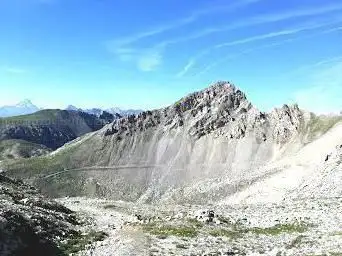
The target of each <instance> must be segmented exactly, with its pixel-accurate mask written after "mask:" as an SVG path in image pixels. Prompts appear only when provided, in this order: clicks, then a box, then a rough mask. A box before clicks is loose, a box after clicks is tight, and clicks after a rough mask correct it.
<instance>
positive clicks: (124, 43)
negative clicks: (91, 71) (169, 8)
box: [105, 0, 263, 71]
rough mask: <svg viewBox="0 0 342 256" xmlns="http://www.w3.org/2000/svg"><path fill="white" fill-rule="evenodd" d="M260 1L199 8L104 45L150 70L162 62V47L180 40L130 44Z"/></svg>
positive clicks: (127, 59) (129, 60) (140, 66)
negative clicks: (154, 43)
mask: <svg viewBox="0 0 342 256" xmlns="http://www.w3.org/2000/svg"><path fill="white" fill-rule="evenodd" d="M260 1H263V0H240V1H236V2H233V3H231V4H229V5H223V6H222V5H220V6H214V7H210V8H205V9H199V10H197V11H194V12H193V13H192V14H190V15H189V16H188V17H184V18H182V19H179V20H176V21H174V22H172V23H169V24H165V25H163V26H159V27H155V28H153V29H151V30H147V31H144V32H140V33H137V34H133V35H130V36H127V37H122V38H119V39H115V40H109V41H107V42H105V47H106V48H107V50H108V51H109V52H111V53H112V54H114V55H116V56H117V57H118V58H119V59H120V60H121V61H125V62H134V63H135V64H136V66H137V67H138V68H139V69H140V70H141V71H152V70H154V69H155V68H157V67H158V66H159V65H160V64H161V63H162V54H163V51H164V49H165V48H166V47H167V46H168V45H170V44H173V43H177V42H180V40H179V39H170V40H165V41H163V42H160V43H158V44H156V45H153V46H151V47H150V48H148V49H146V48H140V47H137V46H132V44H134V43H136V42H138V41H140V40H142V39H145V38H148V37H152V36H156V35H158V34H162V33H165V32H167V31H168V30H173V29H177V28H180V27H182V26H185V25H188V24H190V23H193V22H195V21H197V20H198V19H199V18H201V17H202V16H205V15H209V14H213V13H219V12H229V11H233V10H236V9H239V8H243V7H245V6H248V5H250V4H254V3H257V2H260ZM147 67H148V68H147Z"/></svg>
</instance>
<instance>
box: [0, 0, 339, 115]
mask: <svg viewBox="0 0 342 256" xmlns="http://www.w3.org/2000/svg"><path fill="white" fill-rule="evenodd" d="M0 31H1V35H0V42H1V44H0V89H1V93H0V105H5V104H13V103H15V102H17V101H20V100H22V99H25V98H29V99H31V100H32V101H33V102H34V103H36V104H37V105H39V106H41V107H50V108H63V107H65V106H66V105H68V104H73V105H76V106H78V107H83V108H87V107H104V108H106V107H113V106H118V107H121V108H143V109H149V108H158V107H162V106H166V105H168V104H171V103H173V102H174V101H176V100H178V99H179V98H180V97H182V96H184V95H186V94H188V93H190V92H192V91H195V90H200V89H203V88H204V87H207V86H208V85H209V84H210V83H212V82H214V81H217V80H228V81H232V82H233V83H235V84H236V85H237V86H238V87H240V88H241V89H242V90H243V91H244V92H245V93H246V94H247V96H248V98H249V99H250V100H251V101H252V103H253V104H254V105H255V106H256V107H258V108H260V109H261V110H265V111H268V110H270V109H271V108H272V107H275V106H280V105H282V104H283V103H293V102H298V103H299V105H300V106H301V107H302V108H305V109H309V110H313V111H318V112H330V111H339V110H342V101H341V97H342V72H341V71H342V37H341V35H342V2H341V1H339V0H301V1H297V0H289V1H273V0H230V1H228V0H225V1H223V0H212V1H208V0H207V1H204V0H188V1H183V0H172V1H171V0H169V1H166V0H147V1H140V0H139V1H138V0H115V1H114V0H112V1H111V0H1V1H0Z"/></svg>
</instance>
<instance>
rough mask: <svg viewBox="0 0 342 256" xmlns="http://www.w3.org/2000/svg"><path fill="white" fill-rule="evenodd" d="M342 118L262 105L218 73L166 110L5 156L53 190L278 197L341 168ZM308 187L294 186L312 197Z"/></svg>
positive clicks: (156, 196) (20, 172)
mask: <svg viewBox="0 0 342 256" xmlns="http://www.w3.org/2000/svg"><path fill="white" fill-rule="evenodd" d="M340 120H341V117H319V116H316V115H314V114H311V113H307V112H304V111H302V110H300V109H299V108H298V106H297V105H293V106H287V105H284V106H283V107H282V108H279V109H275V110H274V111H272V112H271V113H263V112H260V111H259V110H258V109H256V108H255V107H254V106H253V105H252V104H251V103H250V102H249V101H248V100H247V98H246V96H245V94H244V93H243V92H241V91H240V90H239V89H238V88H236V87H235V86H234V85H232V84H230V83H228V82H219V83H216V84H214V85H212V86H210V87H209V88H208V89H205V90H203V91H200V92H196V93H193V94H190V95H188V96H187V97H184V98H182V99H181V100H179V101H178V102H177V103H175V104H174V105H172V106H170V107H167V108H165V109H160V110H154V111H147V112H143V113H141V114H139V115H138V116H129V117H125V118H121V119H118V120H115V121H114V122H113V123H111V124H109V125H106V126H105V127H104V128H102V129H101V130H99V131H97V132H94V133H90V134H87V135H85V136H83V137H81V138H79V139H76V140H75V141H73V142H71V143H69V144H67V145H65V146H64V147H62V148H61V149H59V150H57V151H55V152H53V153H52V154H50V155H49V156H47V157H40V158H36V159H28V160H21V161H6V162H4V163H3V164H2V165H3V168H4V169H6V170H7V171H8V173H9V174H10V175H13V176H15V177H20V178H24V179H26V180H28V181H30V182H31V183H33V184H35V185H37V186H38V187H40V188H41V189H42V190H43V191H45V192H46V193H48V194H49V195H52V196H66V195H68V196H81V195H86V196H105V197H107V198H110V199H116V200H122V199H123V200H132V201H138V202H156V201H158V202H177V203H182V202H192V203H208V202H221V203H223V204H224V203H232V202H233V203H239V202H242V201H243V202H248V201H253V200H260V201H278V200H282V199H283V198H284V197H286V196H291V192H292V191H296V189H299V188H301V186H305V184H304V183H303V182H304V181H305V180H307V179H308V178H309V177H311V176H312V175H313V174H315V175H316V174H317V175H318V174H319V175H320V174H321V173H322V172H327V173H329V174H328V176H329V175H330V172H331V170H337V172H339V170H340V167H341V166H340V164H338V163H337V162H336V161H335V162H334V163H331V164H330V165H329V163H325V158H326V156H327V155H328V154H329V153H331V152H333V151H334V150H335V147H338V146H339V145H341V144H342V133H341V123H339V122H340ZM323 176H324V175H323ZM323 176H322V179H323V178H327V179H328V176H324V177H323ZM284 177H285V178H284ZM329 177H330V176H329ZM337 177H340V176H338V175H337ZM315 182H316V181H315ZM321 182H322V180H321V179H319V180H317V186H318V187H319V186H320V185H319V184H320V183H321ZM315 188H316V187H315ZM307 189H308V192H307V193H306V194H298V193H295V194H296V195H297V196H307V194H309V193H310V191H311V190H310V187H307ZM312 189H314V188H312ZM331 189H333V190H334V189H335V188H333V187H331ZM336 189H337V188H336ZM263 190H265V191H263ZM309 190H310V191H309ZM259 191H261V192H262V193H260V194H258V195H256V193H257V192H259ZM334 191H335V190H334ZM334 193H335V192H332V194H334ZM336 193H337V192H336ZM233 195H234V196H233Z"/></svg>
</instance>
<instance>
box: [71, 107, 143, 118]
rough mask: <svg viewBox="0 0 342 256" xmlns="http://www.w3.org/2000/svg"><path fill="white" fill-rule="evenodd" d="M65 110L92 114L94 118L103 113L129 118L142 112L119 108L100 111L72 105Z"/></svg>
mask: <svg viewBox="0 0 342 256" xmlns="http://www.w3.org/2000/svg"><path fill="white" fill-rule="evenodd" d="M65 110H73V111H81V112H85V113H88V114H92V115H95V116H100V115H101V114H102V113H103V112H104V111H105V112H108V113H110V114H112V115H114V116H116V115H117V114H119V115H120V116H130V115H137V114H140V113H141V112H143V110H141V109H127V110H122V109H120V108H115V107H114V108H107V109H100V108H90V109H81V108H77V107H75V106H73V105H69V106H68V107H67V108H66V109H65Z"/></svg>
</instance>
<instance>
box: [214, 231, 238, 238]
mask: <svg viewBox="0 0 342 256" xmlns="http://www.w3.org/2000/svg"><path fill="white" fill-rule="evenodd" d="M209 234H210V235H212V236H215V237H228V238H230V239H237V238H241V237H242V232H240V231H237V230H227V229H218V230H212V231H210V232H209Z"/></svg>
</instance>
